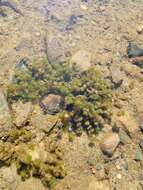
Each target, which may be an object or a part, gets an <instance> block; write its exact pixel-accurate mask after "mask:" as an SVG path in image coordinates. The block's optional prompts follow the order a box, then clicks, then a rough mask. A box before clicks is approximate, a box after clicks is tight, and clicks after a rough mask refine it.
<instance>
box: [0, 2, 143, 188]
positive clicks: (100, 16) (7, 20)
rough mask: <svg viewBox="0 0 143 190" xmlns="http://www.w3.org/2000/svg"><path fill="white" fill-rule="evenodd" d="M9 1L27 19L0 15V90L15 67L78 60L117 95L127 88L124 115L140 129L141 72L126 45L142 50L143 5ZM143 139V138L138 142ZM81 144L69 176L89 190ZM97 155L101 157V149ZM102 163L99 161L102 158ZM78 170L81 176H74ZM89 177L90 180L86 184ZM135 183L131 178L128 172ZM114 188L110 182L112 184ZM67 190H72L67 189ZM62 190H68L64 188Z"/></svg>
mask: <svg viewBox="0 0 143 190" xmlns="http://www.w3.org/2000/svg"><path fill="white" fill-rule="evenodd" d="M9 1H10V0H9ZM10 2H12V3H14V6H16V7H17V8H18V10H20V11H21V12H22V14H18V13H16V12H15V11H14V10H13V9H11V8H9V7H5V6H2V7H0V8H2V10H3V12H4V13H5V14H6V16H5V17H3V16H2V15H0V88H4V89H6V88H7V86H8V84H9V83H11V82H12V81H13V80H12V79H13V75H14V69H15V67H16V68H17V67H22V69H27V68H26V67H25V65H24V66H23V65H21V63H22V62H20V61H21V60H22V59H26V60H28V61H29V62H30V63H33V62H34V61H35V60H39V59H41V58H42V59H43V58H46V59H48V61H49V63H50V64H52V65H54V66H55V65H57V64H61V63H65V62H66V63H67V62H74V61H75V59H76V61H78V62H80V63H81V65H80V69H81V70H82V69H83V70H84V69H85V68H86V67H88V66H89V63H90V64H91V65H95V66H96V67H97V69H99V70H100V71H101V72H102V74H103V77H104V78H105V79H106V80H107V81H110V82H111V83H113V84H117V85H116V88H117V90H118V87H120V85H121V84H123V85H122V86H121V88H119V90H121V92H122V93H123V94H124V95H125V97H126V98H127V101H125V100H121V106H122V111H125V112H126V111H127V112H128V111H129V114H131V119H130V117H129V119H128V117H127V123H129V124H130V121H131V123H132V122H133V126H135V124H136V120H137V121H140V119H141V118H142V117H143V94H142V93H141V92H142V90H143V85H142V70H140V68H139V67H138V66H137V67H136V66H135V65H133V64H132V62H131V61H130V59H129V58H128V56H127V46H128V43H129V42H134V43H137V44H140V45H141V46H142V47H143V34H142V33H140V34H139V33H138V32H137V27H138V26H139V25H143V15H142V13H143V2H142V0H124V1H123V0H40V1H39V0H19V1H18V0H13V1H10ZM83 55H84V56H83ZM19 63H20V64H19ZM120 82H121V83H120ZM122 82H123V83H122ZM118 85H119V86H118ZM124 99H125V98H124ZM117 109H118V108H117ZM119 109H120V108H119ZM127 116H128V114H127ZM134 119H135V122H134ZM139 135H140V134H139ZM137 137H138V136H137ZM141 137H142V136H141V135H140V136H139V138H138V140H139V139H140V138H141ZM99 138H100V137H99ZM82 140H83V141H80V140H79V139H76V141H77V142H78V143H79V144H78V146H81V152H80V151H77V149H76V148H77V147H76V146H75V147H76V148H75V147H74V148H75V149H74V152H73V153H72V152H70V153H69V154H70V155H71V157H72V158H70V159H69V158H67V160H68V164H69V166H70V169H71V171H72V172H73V173H72V172H71V173H72V174H70V175H71V176H72V178H71V186H72V188H71V189H72V190H73V189H76V188H77V187H78V188H77V190H81V189H83V190H87V187H88V182H89V181H90V177H91V176H90V175H91V174H89V168H88V167H89V166H88V167H87V168H86V167H85V166H86V164H87V160H86V158H85V157H84V151H85V149H84V148H85V144H86V145H87V140H85V139H84V138H83V139H82ZM97 141H98V140H97ZM134 143H136V141H135V142H134ZM69 147H70V148H71V150H72V148H73V147H71V145H69ZM130 148H131V150H128V147H127V149H126V151H127V152H128V151H129V153H128V155H129V162H131V175H133V177H134V178H136V177H137V174H138V173H139V172H141V171H140V170H139V169H138V171H136V168H135V169H134V167H135V166H136V164H135V163H134V162H133V163H132V161H133V159H132V158H133V155H132V149H134V147H130ZM86 150H87V152H86V154H87V155H86V156H87V158H88V156H89V155H88V151H90V150H89V148H88V145H87V147H86ZM97 154H99V152H98V149H97ZM75 155H77V157H76V159H77V160H75V165H74V164H73V162H72V159H75ZM99 155H100V154H99ZM128 155H127V157H128ZM97 157H98V156H97ZM98 159H99V160H98ZM98 159H97V160H98V162H99V161H100V156H99V158H98ZM76 161H77V162H76ZM85 162H86V163H85ZM73 165H74V166H73ZM113 165H114V164H113ZM72 167H73V168H72ZM74 167H75V168H74ZM84 167H85V171H84V172H85V173H84V172H83V170H84ZM112 168H114V166H113V167H112ZM138 168H140V166H139V165H138ZM76 169H77V171H78V172H79V173H78V172H75V173H74V171H75V170H76ZM73 170H74V171H73ZM79 174H80V175H82V177H81V179H79V178H78V177H79ZM70 175H69V176H68V177H69V178H68V179H70V177H71V176H70ZM88 175H89V176H88ZM87 176H88V180H89V181H88V180H87V181H86V179H87ZM130 179H132V178H131V177H130V173H129V180H130ZM109 180H110V179H109ZM75 181H76V183H75ZM121 181H122V180H121ZM124 181H125V182H124ZM118 182H119V181H118V180H117V184H115V185H117V186H118V187H119V188H118V187H117V189H126V188H124V187H123V186H124V184H125V185H127V184H126V179H125V180H123V182H124V184H123V186H122V184H120V183H118ZM66 183H67V181H66V182H65V184H66ZM113 183H114V182H112V180H111V184H113ZM63 187H66V188H65V189H69V188H68V187H67V186H66V185H65V186H63ZM130 187H131V186H130ZM113 188H114V187H113ZM59 189H64V188H62V186H61V187H60V188H59ZM59 189H58V190H59ZM93 189H94V188H93ZM93 189H91V190H93ZM30 190H33V189H30ZM88 190H90V189H88ZM129 190H130V189H129Z"/></svg>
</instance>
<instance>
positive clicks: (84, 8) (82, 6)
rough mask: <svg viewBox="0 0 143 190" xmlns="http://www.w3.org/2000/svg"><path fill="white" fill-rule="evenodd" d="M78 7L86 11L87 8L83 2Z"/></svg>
mask: <svg viewBox="0 0 143 190" xmlns="http://www.w3.org/2000/svg"><path fill="white" fill-rule="evenodd" d="M80 9H81V10H83V11H86V10H87V9H88V7H87V5H85V4H81V5H80Z"/></svg>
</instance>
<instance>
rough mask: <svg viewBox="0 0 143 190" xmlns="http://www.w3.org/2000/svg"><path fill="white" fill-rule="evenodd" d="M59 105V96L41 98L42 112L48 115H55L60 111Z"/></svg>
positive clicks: (60, 100) (52, 95) (51, 95)
mask: <svg viewBox="0 0 143 190" xmlns="http://www.w3.org/2000/svg"><path fill="white" fill-rule="evenodd" d="M61 103H62V98H61V96H59V95H56V94H49V95H47V96H44V97H43V98H42V100H41V103H40V106H41V107H42V108H43V109H44V111H46V112H48V113H50V114H55V113H57V112H59V111H60V106H61Z"/></svg>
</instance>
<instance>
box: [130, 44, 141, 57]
mask: <svg viewBox="0 0 143 190" xmlns="http://www.w3.org/2000/svg"><path fill="white" fill-rule="evenodd" d="M127 54H128V57H129V58H132V57H140V56H143V48H140V47H139V46H138V45H136V44H134V43H132V42H130V43H129V45H128V48H127Z"/></svg>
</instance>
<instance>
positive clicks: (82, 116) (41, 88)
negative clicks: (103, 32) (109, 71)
mask: <svg viewBox="0 0 143 190" xmlns="http://www.w3.org/2000/svg"><path fill="white" fill-rule="evenodd" d="M48 94H55V95H60V96H61V97H62V99H63V100H64V101H63V106H62V108H61V110H60V112H61V114H60V116H61V117H60V118H61V121H62V122H63V124H64V126H65V127H68V129H70V130H72V131H74V132H75V133H76V134H81V132H82V131H83V130H85V131H86V132H87V133H88V134H93V133H97V132H98V131H99V130H100V129H101V128H102V126H103V125H104V123H106V122H110V119H111V118H110V116H111V111H110V110H111V105H112V98H113V95H112V90H111V87H110V85H109V84H108V83H107V82H106V81H105V80H104V78H103V77H102V75H101V73H100V72H99V71H97V70H96V69H95V68H94V67H91V68H90V69H89V70H87V71H84V72H82V73H79V72H77V71H76V69H71V68H70V67H68V64H67V63H65V64H61V65H55V66H52V67H51V65H50V64H48V63H47V61H43V60H42V61H36V62H34V63H32V64H30V63H28V62H27V61H25V60H23V61H22V62H20V63H19V64H18V65H17V66H16V68H15V75H14V77H13V81H12V83H11V84H10V85H9V86H8V89H7V98H8V101H9V103H10V104H11V103H13V102H14V101H17V100H22V101H25V102H26V101H32V102H33V103H39V104H40V102H41V101H42V98H43V97H45V95H48ZM65 113H66V114H65ZM65 115H66V116H68V119H66V122H65V118H64V117H65ZM67 120H68V121H67Z"/></svg>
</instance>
